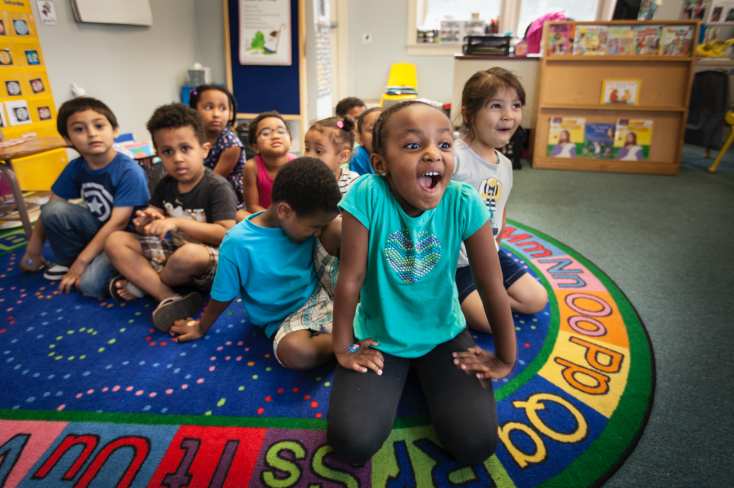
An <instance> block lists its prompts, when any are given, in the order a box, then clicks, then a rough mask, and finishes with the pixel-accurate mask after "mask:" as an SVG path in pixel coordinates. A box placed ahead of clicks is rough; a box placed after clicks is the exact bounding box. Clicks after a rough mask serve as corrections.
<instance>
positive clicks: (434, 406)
mask: <svg viewBox="0 0 734 488" xmlns="http://www.w3.org/2000/svg"><path fill="white" fill-rule="evenodd" d="M474 346H475V344H474V341H473V340H472V338H471V335H470V334H469V332H468V331H467V330H466V329H464V331H462V332H461V333H460V334H459V335H458V336H456V337H455V338H454V339H452V340H450V341H448V342H444V343H443V344H439V345H438V346H436V348H434V349H433V350H432V351H431V352H429V353H428V354H426V355H425V356H422V357H419V358H414V359H407V358H401V357H397V356H391V355H389V354H385V353H384V352H383V353H382V356H383V357H384V359H385V365H384V367H383V370H382V375H381V376H378V375H377V374H375V373H374V372H372V371H368V372H367V373H359V372H357V371H352V370H347V369H345V368H343V367H342V366H341V365H339V366H337V370H336V374H335V375H334V386H333V387H332V391H331V400H330V402H329V415H328V427H327V433H326V437H327V440H328V442H329V445H331V447H332V448H333V449H334V454H335V455H336V456H337V457H338V458H339V459H341V460H343V461H346V462H348V463H364V462H366V461H368V460H369V459H370V458H371V457H372V456H373V455H374V454H375V453H376V452H377V451H378V450H379V449H380V448H381V447H382V444H383V442H385V439H387V437H388V436H389V435H390V431H391V430H392V427H393V423H394V422H395V416H396V414H397V409H398V402H399V400H400V397H401V395H402V392H403V387H404V386H405V378H406V377H407V375H408V368H409V367H410V365H411V364H412V365H413V367H414V368H415V372H416V374H417V375H418V379H419V381H420V383H421V387H422V388H423V393H424V394H425V397H426V400H427V401H428V409H429V411H430V413H431V420H432V421H433V427H434V429H435V430H436V433H437V434H438V438H439V439H440V440H441V443H442V444H443V447H444V449H446V450H447V451H448V452H449V453H450V454H451V455H452V456H454V458H456V460H457V461H459V462H462V463H464V464H478V463H482V462H484V461H485V460H486V459H487V458H489V457H490V456H491V455H492V454H494V452H495V450H496V449H497V442H498V435H497V428H498V423H497V406H496V404H495V401H494V391H493V390H492V387H491V385H492V382H491V381H487V382H486V383H488V388H487V389H484V388H482V385H481V384H480V382H479V380H478V379H476V378H475V377H474V376H473V375H468V374H466V373H465V372H463V371H461V370H459V369H458V368H457V367H456V365H455V364H454V363H453V359H454V358H453V356H452V353H454V352H460V351H466V350H467V348H469V347H474Z"/></svg>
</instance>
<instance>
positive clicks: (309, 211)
mask: <svg viewBox="0 0 734 488" xmlns="http://www.w3.org/2000/svg"><path fill="white" fill-rule="evenodd" d="M341 199H342V194H341V191H339V184H338V183H337V182H336V178H334V172H333V171H331V169H329V167H328V166H326V163H324V162H323V161H321V160H320V159H316V158H305V157H302V158H296V159H294V160H293V161H290V162H288V163H286V164H285V166H283V167H282V168H280V170H279V171H278V174H277V175H275V181H274V182H273V190H272V193H271V200H272V202H273V203H274V204H275V203H279V202H285V203H287V204H288V205H290V207H291V208H292V209H293V211H294V212H296V215H298V216H300V217H306V216H309V215H314V214H315V213H317V212H324V213H331V212H338V211H339V209H338V207H337V204H338V203H339V202H340V201H341Z"/></svg>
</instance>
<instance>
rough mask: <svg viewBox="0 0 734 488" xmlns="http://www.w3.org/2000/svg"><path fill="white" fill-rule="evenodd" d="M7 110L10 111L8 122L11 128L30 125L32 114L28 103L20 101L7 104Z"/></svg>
mask: <svg viewBox="0 0 734 488" xmlns="http://www.w3.org/2000/svg"><path fill="white" fill-rule="evenodd" d="M5 109H6V110H7V111H8V122H10V125H11V126H15V125H23V124H30V123H31V122H33V121H32V120H31V112H30V111H29V110H28V102H26V101H25V100H18V101H16V102H5Z"/></svg>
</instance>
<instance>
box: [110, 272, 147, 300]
mask: <svg viewBox="0 0 734 488" xmlns="http://www.w3.org/2000/svg"><path fill="white" fill-rule="evenodd" d="M144 294H145V292H143V290H141V289H140V288H138V287H137V286H135V285H133V284H132V283H130V282H129V281H127V280H126V279H125V278H124V277H122V276H118V277H117V278H115V279H113V280H112V281H111V282H110V295H112V298H114V299H115V300H118V301H125V302H130V301H133V300H135V299H136V298H140V297H142V296H143V295H144Z"/></svg>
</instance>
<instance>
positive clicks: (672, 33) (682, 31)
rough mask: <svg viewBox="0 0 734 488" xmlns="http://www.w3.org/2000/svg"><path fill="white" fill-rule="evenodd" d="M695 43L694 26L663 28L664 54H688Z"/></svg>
mask: <svg viewBox="0 0 734 488" xmlns="http://www.w3.org/2000/svg"><path fill="white" fill-rule="evenodd" d="M692 44H693V26H692V25H683V26H680V27H675V26H666V27H665V29H664V30H663V56H688V55H690V54H691V45H692Z"/></svg>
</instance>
